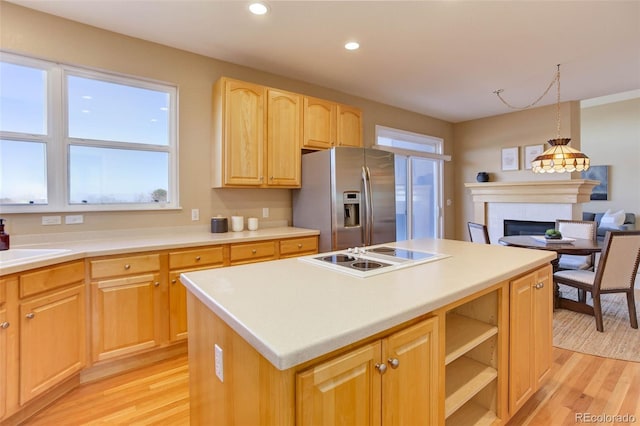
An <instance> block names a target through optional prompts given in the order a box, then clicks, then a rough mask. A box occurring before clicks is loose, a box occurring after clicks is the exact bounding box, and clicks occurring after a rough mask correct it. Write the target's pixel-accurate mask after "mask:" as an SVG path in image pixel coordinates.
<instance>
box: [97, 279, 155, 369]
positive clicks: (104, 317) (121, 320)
mask: <svg viewBox="0 0 640 426" xmlns="http://www.w3.org/2000/svg"><path fill="white" fill-rule="evenodd" d="M160 285H161V281H160V274H158V273H154V274H144V275H134V276H130V277H122V278H114V279H111V280H102V281H97V282H93V283H91V293H92V294H91V303H92V311H93V320H92V348H93V351H92V353H93V360H94V361H102V360H105V359H109V358H114V357H118V356H122V355H127V354H131V353H135V352H139V351H141V350H144V349H151V348H153V347H156V346H159V345H160V343H161V338H162V336H161V333H160V324H159V323H160V316H161V315H162V313H163V311H164V310H163V307H164V305H163V304H162V298H161V295H160V290H161V289H160Z"/></svg>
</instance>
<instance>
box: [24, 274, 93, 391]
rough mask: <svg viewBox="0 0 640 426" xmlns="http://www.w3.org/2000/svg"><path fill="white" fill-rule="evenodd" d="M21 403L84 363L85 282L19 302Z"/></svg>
mask: <svg viewBox="0 0 640 426" xmlns="http://www.w3.org/2000/svg"><path fill="white" fill-rule="evenodd" d="M20 318H21V320H20V404H24V403H26V402H27V401H29V400H30V399H32V398H33V397H35V396H36V395H38V394H40V393H42V392H44V391H46V390H47V389H49V388H50V387H51V386H53V385H55V384H57V383H59V382H61V381H63V380H64V379H66V378H68V377H70V376H71V375H72V374H74V373H76V372H78V371H80V370H81V369H82V368H83V367H84V365H85V305H84V285H80V286H77V287H73V288H70V289H67V290H63V291H59V292H57V293H54V294H51V295H49V296H44V297H40V298H37V299H33V300H29V301H26V302H23V303H21V304H20Z"/></svg>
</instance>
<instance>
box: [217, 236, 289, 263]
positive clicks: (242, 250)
mask: <svg viewBox="0 0 640 426" xmlns="http://www.w3.org/2000/svg"><path fill="white" fill-rule="evenodd" d="M276 243H277V241H273V240H272V241H254V242H251V243H238V244H231V245H230V246H229V264H230V265H240V264H243V263H253V262H262V261H265V260H274V259H277V254H276Z"/></svg>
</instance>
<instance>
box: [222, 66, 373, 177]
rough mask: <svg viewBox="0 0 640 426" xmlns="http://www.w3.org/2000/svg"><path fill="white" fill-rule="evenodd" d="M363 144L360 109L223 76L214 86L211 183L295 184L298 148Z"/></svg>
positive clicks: (299, 159)
mask: <svg viewBox="0 0 640 426" xmlns="http://www.w3.org/2000/svg"><path fill="white" fill-rule="evenodd" d="M333 146H362V112H361V111H360V110H359V109H357V108H354V107H351V106H348V105H342V104H338V103H336V102H331V101H326V100H324V99H317V98H312V97H308V96H303V95H300V94H297V93H291V92H287V91H284V90H279V89H274V88H271V87H265V86H261V85H258V84H253V83H247V82H244V81H239V80H234V79H231V78H227V77H222V78H220V79H219V80H218V81H217V82H216V84H215V85H214V87H213V154H212V157H213V164H212V186H213V187H214V188H299V187H300V182H301V178H300V174H301V169H300V164H301V154H302V152H301V148H305V149H328V148H331V147H333Z"/></svg>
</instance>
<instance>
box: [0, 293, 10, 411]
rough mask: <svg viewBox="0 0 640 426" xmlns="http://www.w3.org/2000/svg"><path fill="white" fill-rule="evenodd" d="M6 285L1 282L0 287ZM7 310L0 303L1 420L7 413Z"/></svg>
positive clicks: (8, 325)
mask: <svg viewBox="0 0 640 426" xmlns="http://www.w3.org/2000/svg"><path fill="white" fill-rule="evenodd" d="M4 284H5V283H3V282H0V285H4ZM10 326H11V325H10V324H9V321H8V318H7V309H6V308H5V307H4V306H3V305H2V303H0V419H2V418H3V417H4V415H5V413H6V412H7V386H8V385H9V384H8V383H7V356H8V352H9V351H8V349H9V347H8V343H9V339H8V337H7V336H8V335H9V332H8V328H9V327H10Z"/></svg>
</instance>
